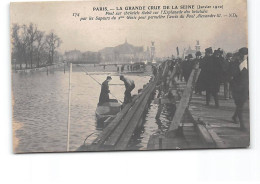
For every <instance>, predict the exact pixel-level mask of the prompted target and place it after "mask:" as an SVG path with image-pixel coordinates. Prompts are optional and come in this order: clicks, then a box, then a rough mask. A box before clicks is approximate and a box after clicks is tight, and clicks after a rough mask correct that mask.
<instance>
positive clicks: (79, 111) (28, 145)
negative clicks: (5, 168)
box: [12, 67, 157, 153]
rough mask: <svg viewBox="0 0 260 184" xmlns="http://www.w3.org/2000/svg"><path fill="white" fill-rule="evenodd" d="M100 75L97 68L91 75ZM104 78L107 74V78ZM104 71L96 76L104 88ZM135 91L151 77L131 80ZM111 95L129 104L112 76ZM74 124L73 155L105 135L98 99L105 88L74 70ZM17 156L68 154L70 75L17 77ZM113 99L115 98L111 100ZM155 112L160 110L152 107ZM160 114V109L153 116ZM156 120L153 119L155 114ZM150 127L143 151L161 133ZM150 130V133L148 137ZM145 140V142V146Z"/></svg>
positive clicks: (76, 69) (14, 87)
mask: <svg viewBox="0 0 260 184" xmlns="http://www.w3.org/2000/svg"><path fill="white" fill-rule="evenodd" d="M92 70H95V69H94V67H92V68H91V70H90V71H92ZM102 72H104V74H102ZM106 76H107V73H105V71H101V72H100V73H99V74H95V75H92V77H94V78H95V79H96V80H97V81H98V82H99V83H102V82H103V81H104V80H105V79H106ZM127 77H128V78H130V79H133V80H134V81H135V84H136V88H135V89H134V90H133V92H132V94H137V92H138V89H142V88H143V85H144V84H146V83H147V82H148V81H149V79H150V76H149V75H140V76H138V75H129V76H127ZM110 83H111V84H120V85H111V86H110V91H111V93H112V94H113V95H114V96H115V97H117V98H118V99H119V100H121V101H123V98H124V90H125V88H124V85H123V82H122V81H120V80H119V76H113V75H112V81H111V82H110ZM71 84H72V91H71V118H70V121H71V124H70V151H75V150H76V149H77V148H78V147H80V146H81V145H82V144H83V142H84V140H85V138H86V137H87V136H88V135H90V134H92V133H93V135H92V136H90V137H89V138H88V139H87V141H86V143H91V142H92V141H93V140H94V139H95V138H96V137H97V136H98V134H99V133H100V131H101V130H97V128H96V120H95V110H96V106H97V103H98V99H99V93H100V85H99V84H98V83H97V82H96V81H94V80H93V79H92V78H90V77H89V76H88V75H86V74H85V73H84V72H83V70H82V71H81V70H80V69H79V67H78V68H77V67H75V68H73V72H72V75H71ZM12 91H13V101H14V106H13V129H14V133H15V136H14V143H15V144H14V151H15V152H17V153H22V152H64V151H66V144H67V121H68V92H69V73H68V71H66V72H65V73H63V71H62V70H61V71H55V72H54V71H52V72H51V71H50V70H49V71H48V75H47V73H46V72H40V71H36V72H29V73H13V74H12ZM110 98H113V97H112V96H110ZM152 108H156V107H152ZM153 111H155V109H154V110H153ZM152 114H153V113H152ZM150 122H151V125H150V126H148V125H146V129H147V130H148V132H146V131H144V132H143V133H142V136H141V146H139V147H141V148H144V147H145V146H146V145H145V144H146V143H147V140H148V139H149V136H150V131H151V130H152V132H151V133H154V131H156V129H157V124H155V122H154V120H152V121H150ZM149 130H150V131H149ZM142 139H144V141H143V142H142Z"/></svg>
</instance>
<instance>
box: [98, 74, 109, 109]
mask: <svg viewBox="0 0 260 184" xmlns="http://www.w3.org/2000/svg"><path fill="white" fill-rule="evenodd" d="M111 80H112V78H111V77H110V76H107V79H106V80H105V81H104V82H103V83H102V85H101V92H100V96H99V102H98V105H102V104H103V103H105V102H109V93H110V91H109V86H108V83H109V82H110V81H111Z"/></svg>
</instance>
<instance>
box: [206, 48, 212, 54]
mask: <svg viewBox="0 0 260 184" xmlns="http://www.w3.org/2000/svg"><path fill="white" fill-rule="evenodd" d="M205 52H206V53H208V54H212V53H213V50H212V47H209V48H206V49H205Z"/></svg>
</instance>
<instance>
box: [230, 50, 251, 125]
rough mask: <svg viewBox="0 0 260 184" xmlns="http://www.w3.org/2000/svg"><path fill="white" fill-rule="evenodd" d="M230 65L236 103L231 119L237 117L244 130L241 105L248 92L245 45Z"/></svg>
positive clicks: (234, 119)
mask: <svg viewBox="0 0 260 184" xmlns="http://www.w3.org/2000/svg"><path fill="white" fill-rule="evenodd" d="M230 65H231V66H230V74H231V82H230V86H231V89H232V94H233V99H234V102H235V105H236V110H235V112H234V115H233V117H232V119H233V121H234V122H235V123H236V122H237V119H238V120H239V122H240V128H241V129H242V130H245V129H246V127H245V124H244V120H243V107H244V104H245V103H246V101H247V100H248V93H249V76H248V49H247V48H246V47H243V48H241V49H239V52H238V57H237V58H235V59H234V61H233V62H231V64H230Z"/></svg>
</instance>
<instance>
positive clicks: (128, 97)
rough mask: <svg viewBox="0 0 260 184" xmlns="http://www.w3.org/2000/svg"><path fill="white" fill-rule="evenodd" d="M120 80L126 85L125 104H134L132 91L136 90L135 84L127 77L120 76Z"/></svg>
mask: <svg viewBox="0 0 260 184" xmlns="http://www.w3.org/2000/svg"><path fill="white" fill-rule="evenodd" d="M120 80H121V81H123V82H124V84H125V98H124V104H127V103H129V102H132V96H131V91H132V90H133V89H134V88H135V83H134V81H133V80H131V79H127V78H126V77H125V76H123V75H120Z"/></svg>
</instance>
